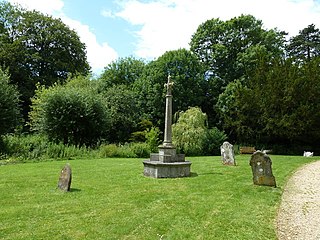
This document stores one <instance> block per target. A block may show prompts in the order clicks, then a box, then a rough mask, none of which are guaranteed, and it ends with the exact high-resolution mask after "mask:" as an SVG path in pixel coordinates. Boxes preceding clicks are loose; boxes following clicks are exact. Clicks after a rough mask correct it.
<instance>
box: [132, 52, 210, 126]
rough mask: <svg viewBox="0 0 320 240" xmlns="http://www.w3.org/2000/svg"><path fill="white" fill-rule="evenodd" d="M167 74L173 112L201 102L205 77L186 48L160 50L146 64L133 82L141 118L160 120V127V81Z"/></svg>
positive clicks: (162, 95)
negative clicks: (154, 58)
mask: <svg viewBox="0 0 320 240" xmlns="http://www.w3.org/2000/svg"><path fill="white" fill-rule="evenodd" d="M169 74H170V75H171V77H172V81H173V82H174V87H173V96H174V97H173V112H176V111H178V110H179V111H184V110H187V109H188V107H191V106H201V104H203V103H204V101H205V87H206V85H205V84H206V81H205V79H204V75H203V69H202V66H201V64H200V63H199V61H198V60H197V58H196V56H195V55H194V54H193V53H192V52H190V51H188V50H186V49H179V50H174V51H168V52H166V53H164V54H163V55H162V56H160V57H159V58H158V59H156V60H155V61H152V62H150V63H149V64H148V65H147V66H146V68H145V70H144V72H143V75H142V76H141V77H140V78H139V80H138V81H136V82H135V84H134V89H135V91H136V92H137V93H138V99H139V107H140V109H142V111H143V112H144V114H145V118H146V119H151V120H152V122H153V123H159V122H160V125H161V128H162V127H163V121H164V109H165V88H164V84H165V83H166V82H167V78H168V75H169Z"/></svg>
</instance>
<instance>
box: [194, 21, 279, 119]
mask: <svg viewBox="0 0 320 240" xmlns="http://www.w3.org/2000/svg"><path fill="white" fill-rule="evenodd" d="M284 35H285V34H284V33H283V32H279V31H277V30H275V29H271V30H265V29H264V28H263V24H262V21H260V20H257V19H256V18H255V17H253V16H251V15H241V16H239V17H235V18H232V19H230V20H227V21H222V20H220V19H211V20H207V21H206V22H204V23H203V24H201V25H200V26H199V27H198V29H197V31H196V32H195V33H194V34H193V36H192V39H191V43H190V49H191V51H192V52H194V53H195V54H196V55H197V57H198V59H199V60H200V61H201V62H202V63H203V64H204V66H205V71H206V79H207V81H208V85H207V89H206V96H207V100H206V104H205V107H204V108H203V111H204V112H206V113H207V114H208V117H209V120H210V125H214V124H217V123H219V119H218V118H217V109H216V108H215V105H216V103H217V101H218V96H219V94H221V93H223V91H224V90H225V87H226V86H227V85H228V84H229V83H230V82H233V81H234V80H236V79H242V78H244V77H246V74H247V71H248V70H249V69H254V68H255V66H256V64H257V61H258V59H259V55H260V54H261V53H263V54H264V55H266V56H268V58H269V59H272V58H275V57H278V56H281V55H283V49H284V41H285V39H284Z"/></svg>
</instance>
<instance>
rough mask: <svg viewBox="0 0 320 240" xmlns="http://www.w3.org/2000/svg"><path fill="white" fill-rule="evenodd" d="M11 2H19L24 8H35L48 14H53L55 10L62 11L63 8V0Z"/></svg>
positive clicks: (16, 0)
mask: <svg viewBox="0 0 320 240" xmlns="http://www.w3.org/2000/svg"><path fill="white" fill-rule="evenodd" d="M9 2H11V3H18V4H20V5H21V6H22V7H24V8H28V9H35V10H37V11H39V12H42V13H46V14H53V13H55V12H59V11H61V9H62V8H63V5H64V3H63V1H62V0H50V1H43V0H9Z"/></svg>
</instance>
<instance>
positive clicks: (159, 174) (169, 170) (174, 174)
mask: <svg viewBox="0 0 320 240" xmlns="http://www.w3.org/2000/svg"><path fill="white" fill-rule="evenodd" d="M143 165H144V171H143V174H144V176H147V177H153V178H179V177H190V175H191V172H190V166H191V162H189V161H184V162H171V163H169V162H160V161H150V160H146V161H143Z"/></svg>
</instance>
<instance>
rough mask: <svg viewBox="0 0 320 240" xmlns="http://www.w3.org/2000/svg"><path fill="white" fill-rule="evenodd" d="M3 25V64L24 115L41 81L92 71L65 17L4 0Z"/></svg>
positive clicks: (0, 5) (0, 41)
mask: <svg viewBox="0 0 320 240" xmlns="http://www.w3.org/2000/svg"><path fill="white" fill-rule="evenodd" d="M0 26H1V27H0V65H1V66H5V67H7V68H8V69H9V73H10V76H11V80H12V82H13V83H14V84H16V85H17V86H18V89H19V92H20V94H21V95H22V96H21V100H22V104H23V109H24V117H26V116H27V112H28V111H29V105H30V98H31V97H32V96H33V94H34V91H35V88H36V87H35V85H36V84H37V83H40V84H41V85H45V86H51V85H52V84H53V83H55V82H58V81H60V82H64V81H65V80H66V79H67V78H68V76H69V74H77V73H80V74H83V75H86V74H88V73H89V68H90V67H89V64H88V62H87V58H86V51H85V45H84V44H83V43H82V42H81V41H80V39H79V36H78V35H77V33H76V32H75V31H74V30H71V29H69V27H68V26H67V25H65V24H64V23H63V22H62V21H61V19H55V18H52V17H50V16H48V15H43V14H42V13H40V12H37V11H27V10H25V9H22V8H21V7H19V6H16V5H15V6H14V5H11V4H10V3H8V2H5V1H2V2H0Z"/></svg>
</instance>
